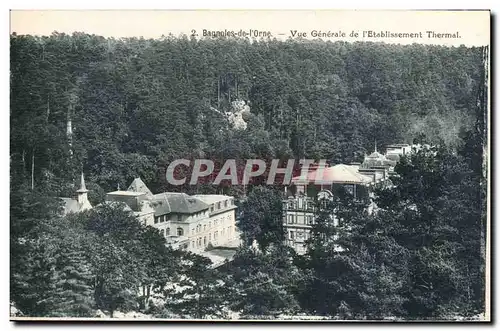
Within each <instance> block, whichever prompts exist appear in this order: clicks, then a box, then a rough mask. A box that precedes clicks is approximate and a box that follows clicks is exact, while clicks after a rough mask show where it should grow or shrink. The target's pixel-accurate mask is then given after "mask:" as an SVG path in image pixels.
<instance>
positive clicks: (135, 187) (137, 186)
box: [127, 177, 153, 198]
mask: <svg viewBox="0 0 500 331" xmlns="http://www.w3.org/2000/svg"><path fill="white" fill-rule="evenodd" d="M127 191H132V192H142V193H146V195H147V196H148V198H151V197H152V196H153V193H151V191H150V190H149V188H148V187H147V186H146V184H144V182H143V181H142V179H141V178H139V177H138V178H135V179H134V180H133V181H132V183H131V184H130V186H129V187H128V189H127Z"/></svg>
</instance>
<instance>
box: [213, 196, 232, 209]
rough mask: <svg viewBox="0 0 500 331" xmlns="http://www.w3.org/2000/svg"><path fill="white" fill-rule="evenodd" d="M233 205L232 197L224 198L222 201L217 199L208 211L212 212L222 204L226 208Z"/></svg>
mask: <svg viewBox="0 0 500 331" xmlns="http://www.w3.org/2000/svg"><path fill="white" fill-rule="evenodd" d="M229 205H230V206H234V199H229V200H224V201H219V202H217V203H216V204H215V206H214V205H211V206H210V212H213V211H214V210H219V209H221V208H222V206H224V208H227V207H228V206H229Z"/></svg>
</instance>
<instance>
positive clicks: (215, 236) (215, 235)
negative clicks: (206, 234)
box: [214, 231, 217, 240]
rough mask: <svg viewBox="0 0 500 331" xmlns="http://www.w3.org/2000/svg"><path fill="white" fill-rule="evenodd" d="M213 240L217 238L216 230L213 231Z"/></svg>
mask: <svg viewBox="0 0 500 331" xmlns="http://www.w3.org/2000/svg"><path fill="white" fill-rule="evenodd" d="M214 240H217V231H215V232H214Z"/></svg>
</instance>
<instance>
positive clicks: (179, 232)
mask: <svg viewBox="0 0 500 331" xmlns="http://www.w3.org/2000/svg"><path fill="white" fill-rule="evenodd" d="M160 233H161V234H162V235H163V236H164V237H166V236H170V228H166V229H160ZM177 235H178V236H183V235H184V229H183V228H177Z"/></svg>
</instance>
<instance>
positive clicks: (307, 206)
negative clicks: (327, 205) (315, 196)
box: [283, 198, 314, 210]
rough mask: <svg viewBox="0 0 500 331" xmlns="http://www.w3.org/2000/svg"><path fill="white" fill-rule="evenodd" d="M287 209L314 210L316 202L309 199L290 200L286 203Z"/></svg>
mask: <svg viewBox="0 0 500 331" xmlns="http://www.w3.org/2000/svg"><path fill="white" fill-rule="evenodd" d="M283 207H284V208H285V209H292V210H293V209H300V210H314V202H313V201H310V200H308V199H300V198H299V199H293V200H292V199H290V200H288V201H286V202H285V203H284V206H283Z"/></svg>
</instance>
